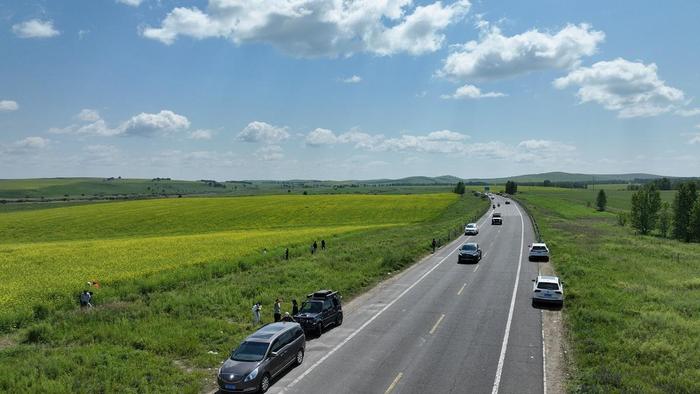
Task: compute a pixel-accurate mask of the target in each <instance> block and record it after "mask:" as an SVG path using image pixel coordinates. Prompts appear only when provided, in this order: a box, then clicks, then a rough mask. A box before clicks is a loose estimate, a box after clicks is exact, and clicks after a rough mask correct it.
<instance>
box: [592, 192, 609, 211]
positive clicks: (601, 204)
mask: <svg viewBox="0 0 700 394" xmlns="http://www.w3.org/2000/svg"><path fill="white" fill-rule="evenodd" d="M607 204H608V197H607V196H606V195H605V190H603V189H600V191H599V192H598V198H596V200H595V205H596V207H598V210H599V211H605V206H606V205H607Z"/></svg>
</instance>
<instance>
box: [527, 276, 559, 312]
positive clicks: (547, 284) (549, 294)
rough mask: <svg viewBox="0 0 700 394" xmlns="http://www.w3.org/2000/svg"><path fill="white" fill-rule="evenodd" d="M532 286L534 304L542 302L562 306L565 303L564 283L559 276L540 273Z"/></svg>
mask: <svg viewBox="0 0 700 394" xmlns="http://www.w3.org/2000/svg"><path fill="white" fill-rule="evenodd" d="M532 281H533V282H535V284H534V286H533V287H532V306H537V305H538V304H540V303H547V304H553V305H557V306H562V305H563V304H564V283H563V282H562V281H560V280H559V277H557V276H544V275H540V276H538V277H537V279H533V280H532Z"/></svg>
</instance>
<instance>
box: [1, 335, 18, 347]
mask: <svg viewBox="0 0 700 394" xmlns="http://www.w3.org/2000/svg"><path fill="white" fill-rule="evenodd" d="M16 345H17V341H16V340H14V339H12V338H10V337H7V336H2V337H0V350H5V349H9V348H11V347H13V346H16Z"/></svg>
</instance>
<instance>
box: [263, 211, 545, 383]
mask: <svg viewBox="0 0 700 394" xmlns="http://www.w3.org/2000/svg"><path fill="white" fill-rule="evenodd" d="M496 202H500V203H501V206H500V208H497V209H496V211H498V212H501V214H502V215H503V218H504V219H503V225H502V226H493V225H491V220H490V214H491V213H492V212H493V210H492V209H491V210H489V213H488V214H487V215H486V216H484V217H482V218H481V219H480V220H479V227H480V232H479V235H477V236H470V237H465V236H462V237H460V238H459V239H457V240H455V241H454V242H452V243H450V244H448V245H446V246H444V247H442V248H441V249H439V250H438V251H437V252H436V253H435V254H434V255H431V256H429V257H428V258H426V259H424V260H422V261H421V262H420V263H418V264H416V265H414V266H413V267H411V268H410V269H408V270H406V271H405V272H403V273H401V274H400V275H397V276H395V277H393V278H391V279H389V280H388V281H386V282H384V283H382V284H381V285H379V286H378V287H376V288H375V289H373V290H371V291H370V292H368V293H366V294H364V295H362V296H360V297H358V298H357V299H355V300H353V302H351V303H348V304H347V305H345V307H344V310H345V321H344V323H343V325H342V326H341V327H338V328H334V329H331V330H329V331H328V332H326V333H324V335H323V336H322V337H321V338H318V339H310V340H309V341H308V342H307V352H306V359H305V360H304V363H303V364H302V365H301V366H299V367H297V368H294V369H292V370H290V371H289V372H287V373H286V374H285V375H284V376H282V377H281V378H279V379H278V380H277V381H276V382H274V383H273V386H272V388H271V389H270V391H269V392H270V393H304V394H309V393H324V394H325V393H333V394H340V393H380V394H381V393H389V392H391V393H497V392H500V393H541V392H543V391H544V385H543V381H544V377H543V364H544V363H543V346H542V321H541V313H540V311H539V310H537V309H534V308H532V306H531V298H530V296H531V294H530V293H531V289H532V279H533V278H535V277H536V276H537V272H538V264H537V263H531V262H528V260H527V247H528V244H530V243H531V242H533V240H534V233H533V230H532V226H531V224H530V221H529V219H528V217H527V215H526V214H525V212H524V211H523V210H522V208H519V207H518V206H517V204H516V203H515V202H513V203H512V204H509V205H505V204H504V203H503V202H504V199H503V198H501V197H496ZM466 241H470V242H478V243H479V244H480V245H481V247H482V248H483V250H484V253H485V255H484V257H483V258H482V260H481V262H480V263H478V264H462V265H460V264H457V252H456V249H457V248H458V247H459V246H461V244H462V243H464V242H466ZM514 290H515V292H514ZM514 293H515V294H514Z"/></svg>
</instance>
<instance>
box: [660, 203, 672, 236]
mask: <svg viewBox="0 0 700 394" xmlns="http://www.w3.org/2000/svg"><path fill="white" fill-rule="evenodd" d="M669 208H670V206H669V205H668V203H667V202H665V201H664V202H663V203H662V204H661V211H659V223H658V228H659V234H661V236H662V237H664V238H666V237H667V236H668V230H669V229H670V228H671V212H670V211H669Z"/></svg>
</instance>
